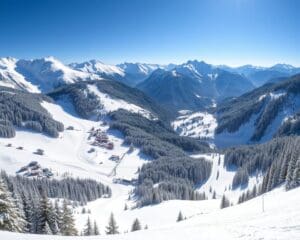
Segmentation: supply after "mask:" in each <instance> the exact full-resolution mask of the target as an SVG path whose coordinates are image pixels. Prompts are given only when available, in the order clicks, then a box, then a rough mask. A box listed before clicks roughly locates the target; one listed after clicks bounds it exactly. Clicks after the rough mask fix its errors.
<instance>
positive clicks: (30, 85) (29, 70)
mask: <svg viewBox="0 0 300 240" xmlns="http://www.w3.org/2000/svg"><path fill="white" fill-rule="evenodd" d="M95 79H101V78H100V77H99V76H98V75H96V74H91V73H85V72H81V71H77V70H74V69H72V68H70V67H69V66H66V65H64V64H63V63H62V62H60V61H59V60H57V59H55V58H54V57H46V58H41V59H34V60H24V59H20V60H17V59H14V58H2V59H0V85H2V86H8V87H13V88H16V89H22V90H26V91H30V92H48V91H51V90H53V89H54V88H56V87H58V86H61V85H65V84H70V83H74V82H78V81H86V80H95Z"/></svg>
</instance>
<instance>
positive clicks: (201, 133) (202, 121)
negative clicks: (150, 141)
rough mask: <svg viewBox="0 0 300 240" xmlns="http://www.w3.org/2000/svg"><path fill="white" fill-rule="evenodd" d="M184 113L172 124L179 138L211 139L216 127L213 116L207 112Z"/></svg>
mask: <svg viewBox="0 0 300 240" xmlns="http://www.w3.org/2000/svg"><path fill="white" fill-rule="evenodd" d="M182 113H186V114H184V115H182V116H179V117H178V118H177V119H176V120H175V121H173V122H172V127H173V129H174V130H175V131H176V132H178V133H179V134H180V135H181V136H188V137H193V138H201V139H212V138H213V137H214V131H215V129H216V127H217V121H216V119H215V118H214V116H213V115H212V114H210V113H207V112H195V113H188V112H182Z"/></svg>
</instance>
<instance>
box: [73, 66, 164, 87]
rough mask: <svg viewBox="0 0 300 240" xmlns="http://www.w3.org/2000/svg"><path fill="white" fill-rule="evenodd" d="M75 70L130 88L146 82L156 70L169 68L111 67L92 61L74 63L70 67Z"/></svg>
mask: <svg viewBox="0 0 300 240" xmlns="http://www.w3.org/2000/svg"><path fill="white" fill-rule="evenodd" d="M69 66H70V67H72V68H73V69H76V70H79V71H82V72H86V73H92V74H96V75H98V76H100V77H103V78H109V79H114V80H117V81H120V82H123V83H125V84H127V85H129V86H135V85H136V84H138V83H139V82H141V81H143V80H145V79H146V78H147V77H148V76H149V75H150V74H151V73H152V72H153V71H154V70H156V69H158V68H167V67H168V66H164V65H159V64H147V63H127V62H125V63H122V64H118V65H110V64H105V63H103V62H100V61H98V60H90V61H87V62H83V63H72V64H70V65H69Z"/></svg>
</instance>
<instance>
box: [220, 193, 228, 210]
mask: <svg viewBox="0 0 300 240" xmlns="http://www.w3.org/2000/svg"><path fill="white" fill-rule="evenodd" d="M229 206H230V202H229V200H228V199H227V198H226V196H225V195H223V197H222V200H221V206H220V207H221V208H226V207H229Z"/></svg>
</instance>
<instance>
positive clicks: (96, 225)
mask: <svg viewBox="0 0 300 240" xmlns="http://www.w3.org/2000/svg"><path fill="white" fill-rule="evenodd" d="M94 235H100V232H99V227H98V224H97V222H96V221H94Z"/></svg>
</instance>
